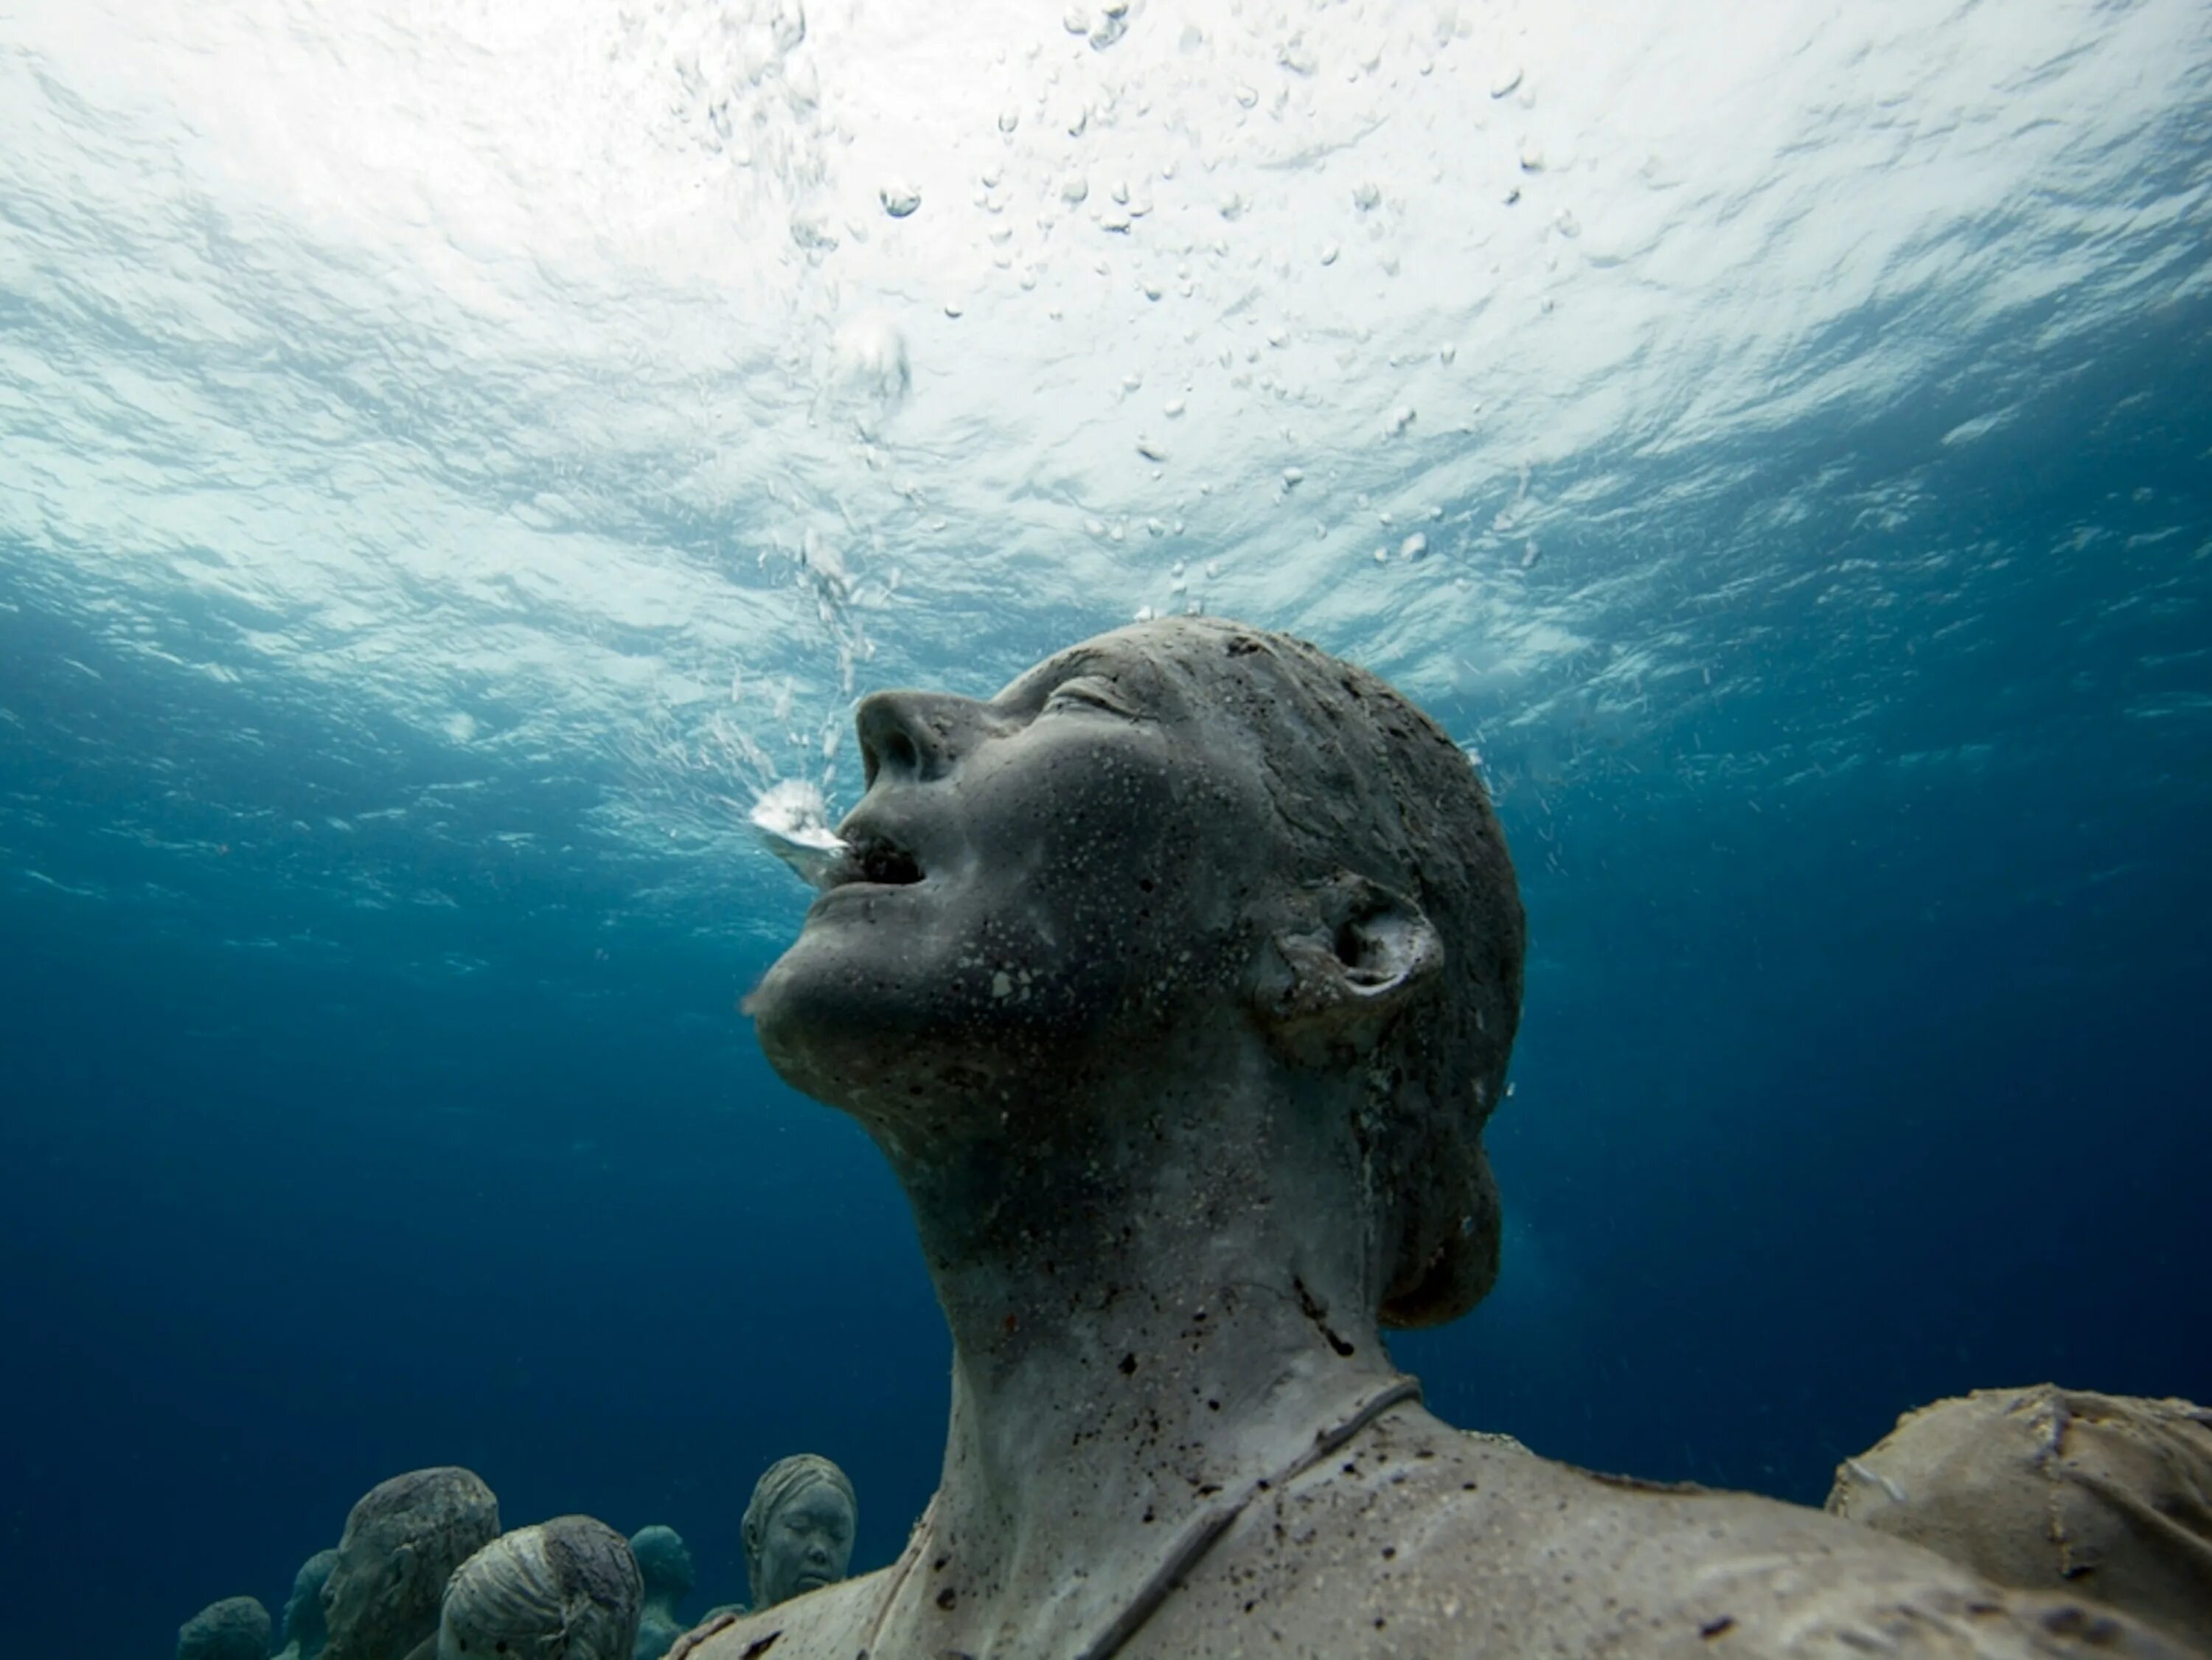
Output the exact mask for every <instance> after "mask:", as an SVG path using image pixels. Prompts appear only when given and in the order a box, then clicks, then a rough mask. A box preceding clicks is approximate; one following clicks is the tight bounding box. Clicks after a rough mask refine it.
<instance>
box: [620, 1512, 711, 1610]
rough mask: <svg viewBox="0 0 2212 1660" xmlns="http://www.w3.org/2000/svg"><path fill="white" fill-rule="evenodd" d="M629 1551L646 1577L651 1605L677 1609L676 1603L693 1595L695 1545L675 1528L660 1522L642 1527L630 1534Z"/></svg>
mask: <svg viewBox="0 0 2212 1660" xmlns="http://www.w3.org/2000/svg"><path fill="white" fill-rule="evenodd" d="M629 1551H630V1554H631V1555H633V1556H635V1558H637V1571H638V1572H639V1573H640V1574H641V1575H642V1576H643V1578H644V1580H645V1600H646V1602H647V1604H648V1605H651V1606H656V1607H661V1608H665V1609H669V1610H670V1611H671V1612H673V1611H674V1609H675V1607H676V1605H677V1604H678V1602H682V1601H683V1600H684V1598H685V1597H686V1596H690V1594H691V1587H692V1586H693V1585H694V1584H696V1583H697V1575H696V1571H695V1570H694V1569H693V1567H692V1566H691V1548H690V1546H689V1545H687V1544H685V1543H684V1536H683V1535H682V1534H680V1533H678V1532H677V1530H675V1529H674V1528H671V1527H664V1526H662V1525H660V1524H659V1523H655V1524H653V1526H651V1527H647V1528H640V1529H639V1530H637V1531H636V1532H635V1533H633V1534H632V1535H630V1536H629Z"/></svg>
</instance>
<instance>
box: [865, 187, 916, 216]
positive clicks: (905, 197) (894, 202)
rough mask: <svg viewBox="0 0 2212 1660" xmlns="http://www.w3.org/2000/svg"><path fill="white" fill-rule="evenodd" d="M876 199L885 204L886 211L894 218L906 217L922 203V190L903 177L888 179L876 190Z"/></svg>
mask: <svg viewBox="0 0 2212 1660" xmlns="http://www.w3.org/2000/svg"><path fill="white" fill-rule="evenodd" d="M876 199H877V200H878V202H881V203H883V204H884V212H885V213H887V214H889V215H890V216H891V217H892V218H894V219H904V218H905V217H906V216H907V215H908V214H910V213H912V212H913V211H914V210H915V209H916V208H919V207H920V206H921V191H918V190H916V189H915V187H914V186H913V185H909V184H908V183H907V182H906V181H905V180H904V179H890V180H887V181H886V182H885V183H884V185H883V186H882V187H881V188H880V189H878V191H876Z"/></svg>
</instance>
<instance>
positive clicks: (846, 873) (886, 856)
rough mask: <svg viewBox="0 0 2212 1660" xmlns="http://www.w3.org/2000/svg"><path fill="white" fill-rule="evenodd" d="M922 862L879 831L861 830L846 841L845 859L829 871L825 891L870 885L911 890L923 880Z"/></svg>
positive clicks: (849, 836) (850, 835)
mask: <svg viewBox="0 0 2212 1660" xmlns="http://www.w3.org/2000/svg"><path fill="white" fill-rule="evenodd" d="M921 877H922V869H921V861H920V860H919V859H917V858H915V856H914V855H913V853H912V852H910V851H908V850H907V849H906V848H905V847H903V846H902V845H900V844H899V843H897V842H896V841H894V840H892V839H891V838H890V837H889V836H886V835H884V834H883V833H880V832H878V831H872V830H862V831H858V832H855V833H851V834H849V835H848V838H847V840H846V851H845V857H843V858H842V860H840V861H839V862H838V863H837V866H836V869H834V870H832V871H831V872H830V877H829V881H828V882H826V883H825V884H824V887H825V888H845V887H850V886H851V885H853V884H854V883H856V882H867V883H871V884H872V885H874V886H876V887H878V888H909V887H912V886H913V885H914V884H915V882H918V881H921Z"/></svg>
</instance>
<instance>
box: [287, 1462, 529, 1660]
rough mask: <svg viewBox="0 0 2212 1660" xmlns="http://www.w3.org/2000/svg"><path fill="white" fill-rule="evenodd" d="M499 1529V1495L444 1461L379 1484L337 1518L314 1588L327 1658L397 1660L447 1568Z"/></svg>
mask: <svg viewBox="0 0 2212 1660" xmlns="http://www.w3.org/2000/svg"><path fill="white" fill-rule="evenodd" d="M498 1535H499V1501H498V1500H497V1499H495V1498H494V1497H493V1496H492V1491H491V1489H490V1488H489V1487H486V1486H485V1485H484V1484H483V1481H482V1480H481V1479H480V1478H479V1477H477V1475H475V1474H473V1473H472V1472H471V1471H469V1470H465V1469H459V1468H457V1467H454V1466H452V1465H446V1466H441V1467H439V1468H436V1469H418V1470H412V1471H410V1472H409V1473H408V1474H407V1475H395V1476H393V1477H392V1479H391V1480H390V1481H380V1482H379V1483H377V1485H376V1486H374V1487H371V1488H370V1489H369V1490H368V1492H367V1493H364V1494H362V1498H361V1499H360V1501H359V1502H358V1503H356V1505H355V1506H354V1507H353V1511H352V1512H351V1514H349V1516H348V1517H347V1518H346V1524H345V1532H344V1534H343V1536H341V1537H340V1538H339V1540H338V1547H337V1560H336V1561H335V1562H334V1563H333V1564H332V1565H331V1573H330V1578H329V1579H328V1580H327V1581H326V1582H325V1584H324V1586H323V1616H324V1619H325V1621H326V1622H327V1624H328V1627H329V1635H328V1637H327V1639H326V1641H325V1647H324V1653H325V1656H326V1657H328V1660H406V1656H407V1654H408V1653H409V1651H410V1650H412V1649H413V1648H414V1647H415V1646H416V1645H417V1644H418V1643H421V1642H422V1641H423V1640H424V1639H427V1638H428V1637H429V1636H431V1635H432V1634H433V1633H435V1631H436V1630H437V1628H438V1604H439V1599H440V1597H441V1596H443V1595H444V1593H445V1590H446V1581H447V1578H450V1577H451V1576H452V1574H453V1570H454V1569H455V1568H457V1567H459V1566H460V1565H461V1564H462V1563H463V1562H464V1561H465V1560H468V1558H469V1557H470V1556H471V1555H473V1554H475V1553H476V1552H477V1551H478V1550H480V1549H482V1548H483V1547H484V1546H485V1545H488V1544H489V1543H490V1542H492V1540H493V1539H495V1538H496V1537H497V1536H498Z"/></svg>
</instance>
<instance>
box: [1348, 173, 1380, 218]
mask: <svg viewBox="0 0 2212 1660" xmlns="http://www.w3.org/2000/svg"><path fill="white" fill-rule="evenodd" d="M1382 205H1383V187H1382V186H1381V185H1377V184H1376V183H1375V182H1374V181H1373V180H1372V179H1368V180H1365V181H1364V182H1363V183H1361V184H1359V185H1355V186H1354V187H1353V189H1352V206H1353V207H1355V208H1357V209H1359V211H1360V212H1362V213H1372V212H1374V210H1375V209H1377V208H1379V207H1381V206H1382Z"/></svg>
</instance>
